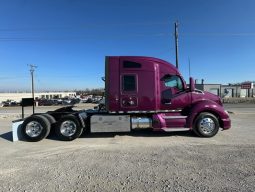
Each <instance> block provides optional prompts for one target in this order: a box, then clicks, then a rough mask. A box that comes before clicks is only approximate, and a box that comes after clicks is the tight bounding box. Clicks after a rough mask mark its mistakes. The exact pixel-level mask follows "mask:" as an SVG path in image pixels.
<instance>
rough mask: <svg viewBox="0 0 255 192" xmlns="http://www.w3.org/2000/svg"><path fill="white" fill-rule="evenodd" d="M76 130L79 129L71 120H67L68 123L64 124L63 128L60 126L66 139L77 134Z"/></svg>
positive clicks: (62, 124)
mask: <svg viewBox="0 0 255 192" xmlns="http://www.w3.org/2000/svg"><path fill="white" fill-rule="evenodd" d="M76 129H77V127H76V124H75V122H73V121H71V120H66V121H64V122H62V123H61V126H60V132H61V134H62V135H64V136H66V137H70V136H73V135H74V134H75V132H76Z"/></svg>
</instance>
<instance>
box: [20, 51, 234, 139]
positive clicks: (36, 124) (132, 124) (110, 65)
mask: <svg viewBox="0 0 255 192" xmlns="http://www.w3.org/2000/svg"><path fill="white" fill-rule="evenodd" d="M230 127H231V121H230V118H229V115H228V113H227V112H226V111H225V110H224V108H223V105H222V102H221V99H220V98H219V97H218V96H216V95H214V94H211V93H209V92H205V91H201V90H197V89H195V85H194V80H193V78H190V82H189V87H187V85H186V83H185V81H184V79H183V77H182V76H181V74H180V72H179V71H178V69H177V68H176V67H175V66H173V65H172V64H170V63H168V62H166V61H163V60H160V59H156V58H152V57H137V56H135V57H132V56H119V57H117V56H111V57H106V62H105V104H104V105H102V104H100V106H99V108H98V109H95V110H81V111H75V110H73V106H68V107H63V108H60V109H57V110H55V111H48V112H47V113H43V114H33V115H31V116H30V117H27V118H26V119H24V122H23V123H22V125H21V133H22V135H23V137H24V138H25V139H26V140H27V141H40V140H42V139H43V138H45V137H47V136H48V135H49V133H50V131H51V130H52V131H54V132H55V133H56V135H57V136H58V138H59V139H60V140H65V141H70V140H74V139H76V138H78V137H79V136H80V135H81V134H82V133H83V132H84V131H85V130H86V133H87V132H92V133H98V132H130V131H132V130H135V129H147V128H148V129H152V130H153V131H178V130H180V131H183V130H192V131H194V132H195V133H196V134H197V135H198V136H201V137H212V136H214V135H216V134H217V132H218V130H219V128H223V129H224V130H225V129H229V128H230Z"/></svg>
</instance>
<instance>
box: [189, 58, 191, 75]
mask: <svg viewBox="0 0 255 192" xmlns="http://www.w3.org/2000/svg"><path fill="white" fill-rule="evenodd" d="M189 77H191V72H190V58H189Z"/></svg>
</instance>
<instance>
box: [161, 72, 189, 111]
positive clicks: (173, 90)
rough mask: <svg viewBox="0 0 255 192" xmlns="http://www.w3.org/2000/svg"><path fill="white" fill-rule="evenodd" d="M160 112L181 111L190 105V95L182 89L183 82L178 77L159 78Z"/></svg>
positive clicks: (166, 76)
mask: <svg viewBox="0 0 255 192" xmlns="http://www.w3.org/2000/svg"><path fill="white" fill-rule="evenodd" d="M160 87H161V105H160V106H161V110H172V111H180V112H181V111H182V110H183V109H185V108H186V107H187V106H189V105H190V102H191V99H190V94H189V92H188V91H187V90H185V88H184V81H183V79H182V78H181V77H180V76H178V75H168V74H167V75H164V76H163V77H162V78H161V83H160Z"/></svg>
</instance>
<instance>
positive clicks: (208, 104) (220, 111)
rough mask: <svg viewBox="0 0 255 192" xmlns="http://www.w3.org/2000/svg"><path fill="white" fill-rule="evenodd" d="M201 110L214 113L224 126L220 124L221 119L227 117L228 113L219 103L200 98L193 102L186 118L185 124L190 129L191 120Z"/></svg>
mask: <svg viewBox="0 0 255 192" xmlns="http://www.w3.org/2000/svg"><path fill="white" fill-rule="evenodd" d="M201 112H209V113H212V114H214V115H216V116H217V117H218V118H219V121H220V125H221V127H223V128H224V125H222V123H221V122H222V121H224V120H225V119H229V115H228V113H227V112H226V111H225V110H224V108H223V106H221V105H219V104H218V103H216V102H214V101H211V100H201V101H198V102H196V103H193V104H192V106H191V109H190V115H189V116H188V118H187V124H186V126H187V127H188V128H190V129H192V126H193V121H194V120H195V118H196V117H197V115H198V114H199V113H201Z"/></svg>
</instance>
